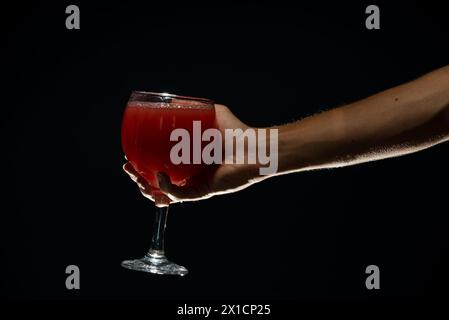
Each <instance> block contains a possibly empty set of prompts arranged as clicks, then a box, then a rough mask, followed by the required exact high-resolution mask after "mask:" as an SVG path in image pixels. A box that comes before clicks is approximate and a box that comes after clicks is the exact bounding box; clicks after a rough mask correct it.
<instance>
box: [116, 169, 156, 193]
mask: <svg viewBox="0 0 449 320" xmlns="http://www.w3.org/2000/svg"><path fill="white" fill-rule="evenodd" d="M123 170H124V171H125V172H126V173H127V174H128V175H129V176H130V178H131V179H132V180H133V181H134V182H135V183H137V185H138V186H139V190H140V192H141V193H142V194H143V195H144V196H145V197H146V198H148V199H150V200H151V201H154V198H153V196H152V194H151V186H150V184H149V183H148V182H147V180H145V178H144V177H142V176H141V175H140V174H139V173H138V172H137V171H136V169H134V167H133V166H132V164H131V163H129V162H127V163H125V164H124V165H123Z"/></svg>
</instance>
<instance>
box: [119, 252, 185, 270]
mask: <svg viewBox="0 0 449 320" xmlns="http://www.w3.org/2000/svg"><path fill="white" fill-rule="evenodd" d="M122 267H124V268H126V269H131V270H136V271H143V272H149V273H155V274H172V275H179V276H185V275H186V274H187V273H188V272H189V271H188V270H187V269H186V268H185V267H183V266H180V265H177V264H176V263H173V262H171V261H169V260H168V259H167V258H166V257H165V255H164V253H163V252H159V251H155V250H153V251H151V250H150V252H149V253H147V254H146V255H145V256H144V257H143V258H141V259H135V260H125V261H123V262H122Z"/></svg>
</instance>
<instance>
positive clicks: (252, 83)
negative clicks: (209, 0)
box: [0, 1, 449, 300]
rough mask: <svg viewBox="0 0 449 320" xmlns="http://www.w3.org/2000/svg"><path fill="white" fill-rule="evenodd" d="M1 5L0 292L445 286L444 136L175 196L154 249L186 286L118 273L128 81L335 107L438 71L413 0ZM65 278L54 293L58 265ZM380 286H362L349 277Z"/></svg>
mask: <svg viewBox="0 0 449 320" xmlns="http://www.w3.org/2000/svg"><path fill="white" fill-rule="evenodd" d="M73 3H74V4H78V5H79V7H80V10H81V30H66V29H65V18H66V14H65V7H66V6H67V5H68V4H70V3H69V2H63V3H60V4H46V5H44V4H37V3H34V4H27V3H23V2H21V3H18V4H16V5H14V6H13V7H9V6H6V5H5V6H3V5H2V14H1V21H0V23H1V40H0V41H1V44H2V46H1V47H2V49H1V55H2V58H1V62H2V72H1V74H2V77H3V78H4V80H5V81H4V82H3V85H2V91H3V93H2V102H3V103H2V108H1V111H0V112H1V118H0V119H1V138H2V140H1V141H2V152H1V161H2V164H1V165H2V170H1V172H0V175H1V182H2V184H1V186H2V189H1V194H2V203H1V208H0V212H1V222H0V261H1V263H0V271H1V274H0V293H1V295H2V296H3V297H4V298H13V299H16V298H17V299H20V298H32V299H41V298H42V299H47V298H50V299H60V298H61V299H79V298H83V299H91V298H92V299H98V298H100V299H104V298H117V299H130V298H140V299H142V298H143V299H181V300H187V299H271V298H272V299H315V298H320V299H332V300H341V299H357V300H359V299H362V300H365V299H366V300H377V299H408V298H417V299H421V298H429V299H434V298H441V297H443V296H447V294H446V292H445V290H446V288H447V286H448V285H449V278H448V274H447V269H448V247H449V235H448V232H447V228H448V210H447V181H448V173H447V172H448V170H447V166H448V163H449V162H448V160H449V145H447V144H446V145H444V144H443V145H440V146H437V147H435V148H432V149H430V150H426V151H424V152H421V153H417V154H413V155H409V156H406V157H401V158H396V159H391V160H387V161H382V162H375V163H368V164H364V165H359V166H354V167H349V168H344V169H338V170H325V171H316V172H307V173H301V174H294V175H289V176H282V177H279V178H276V179H271V180H268V181H265V182H264V183H260V184H258V185H255V186H252V187H251V188H248V189H246V190H244V191H242V192H239V193H235V194H230V195H226V196H221V197H215V198H212V199H209V200H207V201H203V202H198V203H185V204H182V205H175V206H173V208H172V210H171V215H170V217H169V223H168V230H167V232H168V233H167V251H168V255H169V256H170V257H172V258H173V260H175V261H176V262H179V263H180V264H183V265H185V266H187V267H188V268H189V270H190V274H189V275H188V276H186V277H184V278H179V277H159V276H153V275H149V274H144V273H139V272H131V271H128V270H125V269H123V268H122V267H121V266H120V262H121V260H123V259H127V258H136V257H139V256H141V255H142V254H144V252H145V251H146V249H147V248H148V246H149V242H150V237H151V226H152V221H153V218H154V216H153V213H154V210H153V207H152V204H151V203H150V202H149V201H147V200H146V199H144V198H143V197H141V196H140V193H139V191H138V189H137V188H136V186H135V185H134V184H133V183H132V182H131V181H130V180H129V178H128V177H127V176H126V175H125V174H124V173H123V172H122V169H121V166H122V164H123V163H124V158H123V154H122V150H121V146H120V122H121V116H122V113H123V110H124V107H125V104H126V101H127V99H128V97H129V95H130V91H131V90H134V89H140V90H150V91H166V92H172V93H177V94H185V95H191V96H199V97H207V98H212V99H214V100H215V101H217V102H219V103H223V104H226V105H228V106H229V107H230V108H231V109H232V111H233V112H235V114H236V115H237V116H239V117H240V118H241V119H242V120H243V121H244V122H246V123H248V124H250V125H254V126H265V125H273V124H281V123H286V122H290V121H293V120H295V119H299V118H301V117H304V116H307V115H310V114H313V113H316V112H319V111H322V110H325V109H328V108H331V107H335V106H339V105H342V104H345V103H350V102H352V101H355V100H357V99H360V98H363V97H366V96H368V95H371V94H374V93H376V92H379V91H381V90H384V89H387V88H389V87H392V86H395V85H398V84H401V83H403V82H406V81H409V80H412V79H414V78H416V77H418V76H420V75H422V74H424V73H426V72H429V71H431V70H433V69H435V68H438V67H441V66H443V65H446V64H448V63H449V49H448V45H447V42H448V41H447V36H448V31H449V19H448V18H447V11H446V10H444V8H443V7H442V6H441V5H435V4H430V3H429V2H428V1H423V2H420V3H419V2H418V3H417V2H410V1H407V2H405V3H400V4H399V3H398V4H395V5H392V4H391V3H377V4H378V5H379V6H380V9H381V30H377V31H368V30H367V29H366V28H365V18H366V14H365V13H364V11H365V8H366V6H367V5H369V4H371V3H368V2H363V1H362V2H360V3H358V4H349V3H344V2H341V1H338V2H335V3H333V2H331V3H315V2H314V4H307V5H306V4H303V5H299V6H296V7H292V6H287V5H279V4H278V5H274V4H268V3H256V2H244V3H241V4H227V5H225V4H221V5H212V4H188V5H187V4H184V5H178V4H175V3H165V4H163V5H162V4H155V3H152V2H149V1H147V2H145V3H140V2H130V1H126V2H123V3H122V4H114V3H112V2H98V3H97V4H92V3H91V2H85V1H82V2H81V1H75V2H73ZM69 264H76V265H78V266H79V267H80V270H81V289H80V290H72V291H69V290H67V289H66V288H65V278H66V274H65V267H66V266H67V265H69ZM369 264H376V265H378V266H379V267H380V270H381V289H380V290H378V291H368V290H367V289H366V288H365V278H366V275H365V273H364V272H365V268H366V266H367V265H369Z"/></svg>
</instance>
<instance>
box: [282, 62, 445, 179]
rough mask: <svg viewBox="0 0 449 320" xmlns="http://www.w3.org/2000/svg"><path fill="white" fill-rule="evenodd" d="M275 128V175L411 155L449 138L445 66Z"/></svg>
mask: <svg viewBox="0 0 449 320" xmlns="http://www.w3.org/2000/svg"><path fill="white" fill-rule="evenodd" d="M278 128H279V144H278V146H279V157H278V159H279V170H278V171H279V173H285V172H290V171H297V170H309V169H317V168H332V167H339V166H346V165H351V164H356V163H361V162H366V161H372V160H377V159H382V158H388V157H393V156H398V155H402V154H407V153H411V152H415V151H418V150H421V149H424V148H427V147H429V146H432V145H434V144H437V143H439V142H442V141H445V140H447V139H448V138H449V66H447V67H444V68H441V69H438V70H436V71H434V72H431V73H429V74H427V75H425V76H423V77H421V78H419V79H417V80H414V81H412V82H409V83H406V84H404V85H401V86H398V87H394V88H392V89H389V90H386V91H384V92H381V93H379V94H376V95H374V96H371V97H369V98H366V99H363V100H360V101H357V102H355V103H352V104H350V105H347V106H343V107H340V108H336V109H333V110H330V111H326V112H323V113H321V114H318V115H315V116H312V117H309V118H305V119H303V120H301V121H298V122H295V123H292V124H288V125H284V126H280V127H278Z"/></svg>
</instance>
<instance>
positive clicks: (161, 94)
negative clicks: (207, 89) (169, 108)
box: [131, 90, 214, 105]
mask: <svg viewBox="0 0 449 320" xmlns="http://www.w3.org/2000/svg"><path fill="white" fill-rule="evenodd" d="M135 95H136V96H139V95H142V96H145V97H158V98H162V99H179V100H187V101H196V102H202V103H205V104H212V105H213V104H214V101H213V100H212V99H207V98H197V97H190V96H181V95H177V94H171V93H167V92H152V91H141V90H133V91H132V92H131V99H132V98H133V97H134V96H135ZM136 98H137V97H136ZM134 101H138V99H137V100H134ZM167 102H169V101H167Z"/></svg>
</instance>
